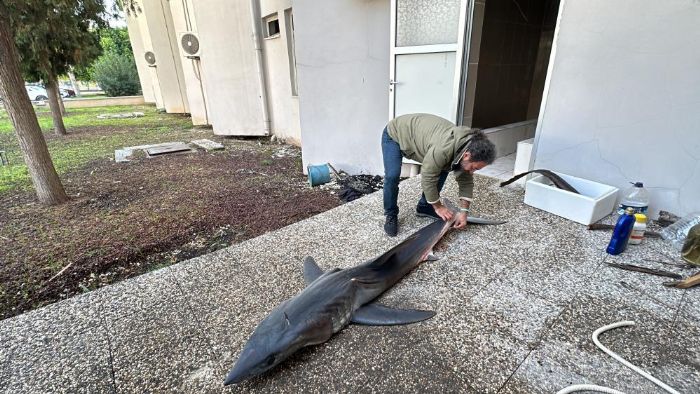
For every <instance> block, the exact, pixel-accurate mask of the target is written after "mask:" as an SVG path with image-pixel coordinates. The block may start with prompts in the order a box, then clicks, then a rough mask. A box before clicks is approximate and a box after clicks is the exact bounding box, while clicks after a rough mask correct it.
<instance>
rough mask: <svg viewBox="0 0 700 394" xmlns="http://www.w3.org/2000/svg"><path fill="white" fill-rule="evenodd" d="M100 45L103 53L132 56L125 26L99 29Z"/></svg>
mask: <svg viewBox="0 0 700 394" xmlns="http://www.w3.org/2000/svg"><path fill="white" fill-rule="evenodd" d="M100 45H101V46H102V51H103V53H104V54H110V53H114V54H118V55H125V56H134V53H133V52H132V51H131V42H130V41H129V31H128V30H127V29H126V27H121V28H107V29H102V30H100Z"/></svg>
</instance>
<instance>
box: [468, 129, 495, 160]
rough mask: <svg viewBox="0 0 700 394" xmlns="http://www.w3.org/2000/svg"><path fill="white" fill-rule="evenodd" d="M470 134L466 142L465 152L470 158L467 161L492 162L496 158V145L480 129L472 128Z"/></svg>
mask: <svg viewBox="0 0 700 394" xmlns="http://www.w3.org/2000/svg"><path fill="white" fill-rule="evenodd" d="M470 134H471V135H472V136H471V138H470V139H469V143H468V144H467V150H466V151H467V152H469V155H470V156H471V158H470V159H469V161H471V162H477V161H483V162H485V163H486V164H491V163H493V161H494V160H496V145H494V144H493V142H491V141H490V140H489V139H488V138H487V137H486V134H484V132H483V131H481V129H472V130H471V132H470Z"/></svg>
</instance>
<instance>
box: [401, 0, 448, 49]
mask: <svg viewBox="0 0 700 394" xmlns="http://www.w3.org/2000/svg"><path fill="white" fill-rule="evenodd" d="M459 12H460V0H396V46H397V47H406V46H418V45H434V44H455V43H457V31H458V30H459Z"/></svg>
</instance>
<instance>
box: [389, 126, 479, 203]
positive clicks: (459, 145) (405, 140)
mask: <svg viewBox="0 0 700 394" xmlns="http://www.w3.org/2000/svg"><path fill="white" fill-rule="evenodd" d="M387 132H388V133H389V137H391V139H393V140H394V141H396V142H398V144H399V146H400V147H401V153H402V154H403V156H404V157H407V158H409V159H411V160H415V161H417V162H420V163H422V168H421V186H422V188H423V193H425V198H426V200H427V201H428V202H429V203H431V204H433V203H435V202H437V201H439V200H440V192H439V191H438V188H437V183H438V178H439V177H440V173H441V172H443V171H449V170H451V169H452V167H453V165H454V164H457V163H458V162H459V160H460V159H461V157H462V156H463V155H464V151H465V150H466V144H467V142H468V141H469V139H470V138H471V134H470V129H469V128H468V127H462V126H455V125H454V123H452V122H450V121H449V120H446V119H443V118H441V117H439V116H435V115H430V114H409V115H401V116H399V117H397V118H395V119H393V120H391V121H390V122H389V124H388V125H387ZM455 178H456V180H457V184H458V185H459V197H460V199H467V200H471V198H472V195H473V192H474V178H473V177H472V174H470V173H469V172H466V171H461V170H460V171H456V172H455Z"/></svg>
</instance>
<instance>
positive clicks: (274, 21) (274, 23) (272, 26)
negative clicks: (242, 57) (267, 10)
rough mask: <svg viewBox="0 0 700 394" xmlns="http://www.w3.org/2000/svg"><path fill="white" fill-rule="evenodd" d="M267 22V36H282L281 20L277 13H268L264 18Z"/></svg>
mask: <svg viewBox="0 0 700 394" xmlns="http://www.w3.org/2000/svg"><path fill="white" fill-rule="evenodd" d="M263 21H264V22H265V38H275V37H279V36H280V20H279V18H277V14H272V15H268V16H266V17H265V18H263Z"/></svg>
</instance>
